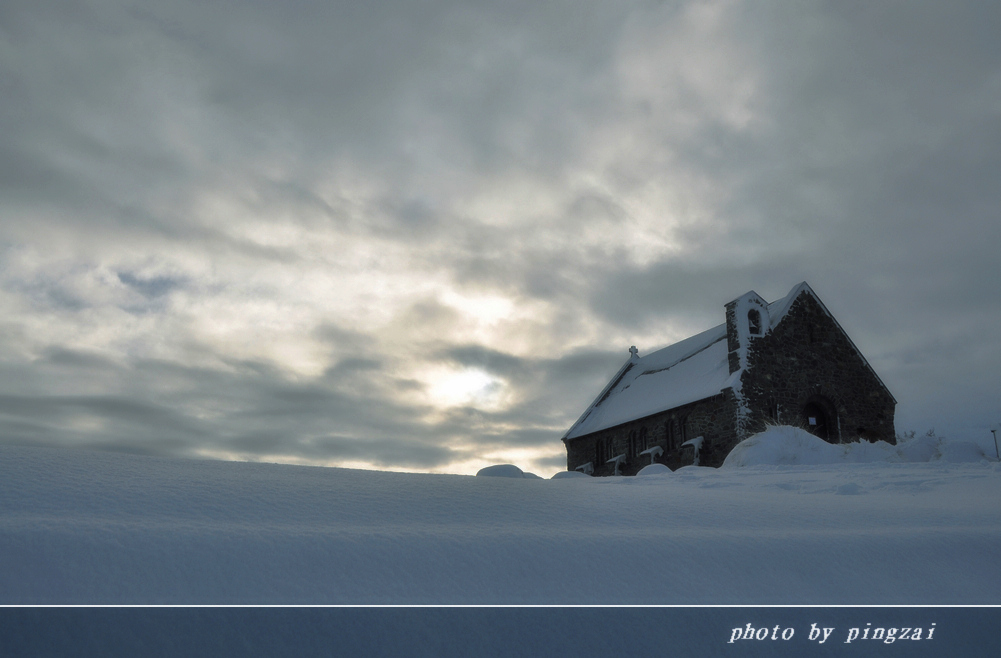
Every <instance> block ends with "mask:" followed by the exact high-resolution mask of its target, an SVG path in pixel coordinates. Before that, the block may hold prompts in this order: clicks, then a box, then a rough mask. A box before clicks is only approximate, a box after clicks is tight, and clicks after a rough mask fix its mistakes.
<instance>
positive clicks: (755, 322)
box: [747, 308, 761, 336]
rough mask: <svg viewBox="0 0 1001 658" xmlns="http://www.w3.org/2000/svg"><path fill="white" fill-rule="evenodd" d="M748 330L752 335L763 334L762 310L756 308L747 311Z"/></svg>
mask: <svg viewBox="0 0 1001 658" xmlns="http://www.w3.org/2000/svg"><path fill="white" fill-rule="evenodd" d="M747 330H748V331H750V332H751V335H752V336H760V335H761V311H759V310H758V309H756V308H752V309H751V310H750V311H748V312H747Z"/></svg>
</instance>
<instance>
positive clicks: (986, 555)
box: [0, 439, 1001, 605]
mask: <svg viewBox="0 0 1001 658" xmlns="http://www.w3.org/2000/svg"><path fill="white" fill-rule="evenodd" d="M789 440H790V441H792V440H793V439H789ZM795 440H799V439H795ZM767 443H768V442H759V445H766V444H767ZM752 448H753V446H750V445H749V446H745V447H744V448H743V451H744V452H745V453H746V454H747V455H750V456H753V454H754V450H752ZM835 448H837V447H835ZM903 448H906V446H901V449H903ZM763 449H764V448H760V449H759V450H763ZM838 449H840V448H838ZM804 452H805V454H807V455H809V454H810V453H809V451H808V450H804ZM905 452H906V450H905ZM947 454H949V453H948V451H946V453H943V458H941V459H938V460H937V461H935V462H929V463H918V464H915V463H903V462H901V463H892V462H887V461H882V462H870V463H823V464H819V465H813V466H797V465H792V466H775V465H762V466H747V467H743V468H725V469H718V470H717V469H710V468H703V467H686V468H682V469H679V470H678V471H675V472H674V473H672V474H669V475H668V474H662V475H661V476H656V477H633V478H627V477H618V478H614V477H609V478H591V477H580V476H573V477H568V478H561V479H554V480H542V479H532V478H524V477H522V478H509V477H469V476H456V475H430V474H406V473H385V472H373V471H357V470H348V469H339V468H319V467H304V466H287V465H275V464H252V463H236V462H213V461H186V460H178V459H160V458H153V457H143V456H135V455H123V454H112V453H96V452H87V451H83V450H73V449H53V448H33V447H13V446H0V558H2V560H3V565H4V568H3V569H0V604H351V605H357V604H813V605H816V604H843V603H852V604H863V603H865V604H999V603H1001V590H999V588H998V585H997V583H999V582H1001V560H999V559H998V556H997V547H998V546H999V545H1001V505H999V503H998V501H999V500H1001V468H999V466H998V464H996V463H989V462H979V463H966V464H963V463H951V462H949V461H948V460H947V459H946V455H947ZM750 458H751V457H748V459H750ZM758 459H759V460H760V457H759V458H758Z"/></svg>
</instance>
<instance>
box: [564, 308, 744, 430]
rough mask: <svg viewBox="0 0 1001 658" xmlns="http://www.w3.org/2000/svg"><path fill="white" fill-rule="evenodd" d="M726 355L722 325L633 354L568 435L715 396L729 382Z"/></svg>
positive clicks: (601, 428) (603, 427)
mask: <svg viewBox="0 0 1001 658" xmlns="http://www.w3.org/2000/svg"><path fill="white" fill-rule="evenodd" d="M726 354H727V346H726V325H725V324H721V325H719V326H718V327H713V328H712V329H709V330H708V331H703V332H702V333H701V334H697V335H695V336H692V337H691V338H686V339H685V340H683V341H681V342H678V343H675V344H673V345H669V346H668V347H665V348H663V349H660V350H657V351H656V352H653V353H651V354H648V355H646V356H645V357H637V356H631V357H630V358H629V360H628V361H626V363H625V365H623V367H622V368H621V369H620V370H619V373H618V374H617V375H616V376H615V377H613V378H612V381H611V382H610V384H609V386H606V387H605V390H603V391H602V392H601V394H600V395H598V397H597V399H595V401H594V402H593V403H592V404H591V406H590V407H588V408H587V411H585V412H584V414H583V415H582V416H581V417H580V419H579V420H578V421H577V422H576V423H574V425H573V427H571V428H570V429H569V431H567V433H566V436H564V438H566V439H572V438H575V437H578V436H583V435H585V434H590V433H591V432H596V431H598V430H603V429H606V428H608V427H614V426H616V425H620V424H622V423H625V422H627V421H630V420H635V419H636V418H643V417H644V416H649V415H651V414H655V413H657V412H659V411H664V410H666V409H673V408H674V407H678V406H681V405H683V404H687V403H689V402H695V401H697V400H702V399H704V398H707V397H711V396H713V395H716V394H717V393H719V392H720V391H721V390H723V389H724V388H727V387H728V386H729V385H730V379H731V377H730V369H729V367H728V365H727V359H726Z"/></svg>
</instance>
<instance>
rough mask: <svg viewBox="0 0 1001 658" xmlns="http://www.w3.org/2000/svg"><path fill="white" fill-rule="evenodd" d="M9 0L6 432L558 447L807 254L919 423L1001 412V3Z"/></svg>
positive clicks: (46, 437)
mask: <svg viewBox="0 0 1001 658" xmlns="http://www.w3.org/2000/svg"><path fill="white" fill-rule="evenodd" d="M8 4H9V6H8V7H6V8H5V12H4V15H3V17H2V18H0V53H2V54H3V55H2V57H0V89H2V90H3V91H4V92H5V93H4V98H5V100H6V102H4V103H3V104H0V191H2V192H3V193H2V194H0V216H2V217H3V218H4V221H3V222H2V223H0V366H2V369H0V395H2V396H4V397H3V399H4V400H6V401H7V404H6V406H4V411H3V412H2V414H0V429H2V432H3V434H2V437H3V440H7V441H13V440H18V441H38V442H53V443H72V444H81V445H89V446H105V447H111V448H114V449H128V450H133V451H149V452H152V453H156V454H184V455H196V454H200V455H210V456H217V457H225V458H242V459H274V460H285V461H301V462H310V463H345V464H350V465H360V466H365V465H367V466H370V467H379V468H419V469H427V470H440V471H447V470H449V469H455V470H461V471H462V472H475V470H477V468H478V467H479V466H483V465H486V463H490V462H492V461H514V460H516V459H521V460H523V461H524V462H525V463H524V464H523V465H524V466H526V467H528V468H530V469H537V470H540V469H544V468H552V467H554V466H553V465H557V466H558V465H559V464H560V459H561V457H560V455H561V451H562V446H561V444H560V443H559V441H558V439H559V436H560V435H561V433H562V431H564V430H565V429H566V427H567V426H568V425H569V424H570V423H572V422H573V420H574V419H575V418H576V416H577V415H578V414H579V413H580V412H581V411H582V410H583V408H584V407H585V406H586V405H587V404H588V403H589V402H590V400H591V398H592V397H593V396H594V395H595V394H596V393H597V391H598V390H600V388H601V387H602V386H603V384H604V383H605V379H606V378H607V377H608V376H610V375H611V374H612V373H613V372H614V371H615V369H616V368H618V366H619V365H620V364H621V362H622V361H623V360H624V359H625V358H626V351H625V350H626V348H627V347H628V346H629V345H631V344H636V345H638V346H639V347H640V349H641V351H642V352H644V353H645V352H647V351H649V350H651V349H654V348H656V347H659V346H661V345H664V344H667V343H669V342H673V341H674V340H677V339H680V338H684V337H686V336H688V335H691V334H692V333H695V332H697V331H701V330H703V329H705V328H708V327H710V326H713V325H715V324H718V323H719V322H721V321H722V305H723V304H724V303H725V302H727V301H729V300H730V299H733V298H735V297H737V296H738V295H740V294H742V293H743V292H745V291H746V290H749V289H754V290H756V291H757V292H759V293H760V294H762V295H764V296H765V297H766V298H768V299H774V298H777V297H779V296H781V295H784V294H785V293H786V292H787V291H788V289H789V288H790V287H791V286H792V285H794V284H795V283H797V282H799V281H801V280H804V279H805V280H808V281H809V282H810V283H811V285H812V286H813V287H814V288H815V289H816V290H817V291H818V293H819V294H820V295H821V296H822V297H823V299H824V300H825V302H826V303H827V305H828V306H829V307H830V308H831V309H832V311H833V312H834V313H835V315H836V316H837V317H838V318H839V320H840V321H841V323H842V324H843V325H844V326H845V327H846V329H848V331H849V334H851V335H852V337H853V339H854V340H855V342H856V343H857V344H859V345H860V347H861V348H862V350H863V352H865V353H866V354H867V355H868V356H869V357H870V360H871V361H872V362H873V363H874V365H875V366H876V369H877V371H879V372H880V373H881V375H882V376H883V378H884V380H886V381H887V383H888V385H889V387H890V389H891V390H893V391H894V393H895V394H896V395H897V397H898V399H899V400H900V405H899V408H898V427H901V428H904V429H906V428H908V427H911V426H912V425H915V424H926V423H931V422H932V421H934V424H935V425H936V427H938V428H939V430H940V433H945V432H947V431H949V430H948V429H947V428H949V427H955V428H957V430H956V431H957V432H960V431H962V432H967V433H973V432H976V431H979V430H978V429H977V428H979V427H980V426H981V425H985V424H986V423H989V422H996V419H993V420H987V418H988V416H989V413H992V412H990V411H989V409H990V404H989V402H988V401H985V400H989V399H990V398H989V393H990V392H991V391H994V392H996V391H997V383H996V382H995V381H994V380H993V379H992V378H991V376H990V373H991V372H993V371H994V370H996V369H997V367H998V366H1001V363H999V362H998V359H999V358H1001V355H999V354H998V351H997V349H996V340H995V339H994V338H993V333H992V332H990V331H989V330H988V329H987V328H989V327H993V326H997V324H998V323H999V321H1001V317H999V315H1001V310H999V307H998V305H997V304H996V303H994V300H996V299H997V298H998V295H999V293H1001V289H999V287H998V283H997V281H998V277H997V276H995V274H994V273H995V270H996V264H995V261H996V258H995V256H996V255H995V254H994V245H995V244H997V243H998V242H1001V224H999V223H998V222H997V221H996V217H997V216H998V211H999V210H1001V194H999V192H998V191H997V190H996V189H995V188H996V187H997V186H996V184H995V183H996V181H995V180H994V178H995V177H996V176H994V172H996V171H997V169H998V164H999V163H998V153H999V152H1001V149H999V148H998V146H999V143H1001V132H999V129H998V126H999V125H1001V122H999V121H998V119H999V113H1001V49H999V47H998V45H997V40H996V39H995V38H994V34H993V32H992V30H991V29H990V26H992V25H996V24H997V23H998V19H1001V16H998V12H999V10H998V8H997V7H996V6H995V4H993V3H977V2H969V3H963V4H962V5H961V6H950V7H949V8H948V9H947V10H946V9H943V8H940V7H935V6H933V5H920V6H908V7H906V8H901V7H896V6H893V5H887V4H874V5H864V6H862V5H859V6H854V5H838V6H831V5H826V4H823V3H812V2H808V3H804V4H800V5H797V6H796V7H789V6H788V5H786V4H782V3H772V2H765V3H749V2H741V1H737V0H718V1H709V0H706V1H699V2H681V1H679V2H670V3H654V4H651V3H647V2H639V1H637V2H626V3H621V2H618V3H611V2H605V1H593V2H586V3H577V4H576V5H575V6H574V8H573V11H568V10H567V8H566V7H564V6H562V5H561V4H559V3H536V2H532V3H529V2H524V3H515V4H499V3H490V2H476V3H455V2H447V1H444V0H442V1H436V2H428V3H420V4H413V3H398V2H384V3H366V4H364V5H359V4H357V3H320V4H317V3H312V2H295V1H293V2H287V3H283V4H282V6H281V8H278V7H277V6H274V7H272V6H269V5H262V4H255V3H249V2H247V3H242V2H241V3H215V2H200V3H191V2H185V1H182V0H168V1H167V2H161V3H157V4H155V5H151V4H149V3H135V2H131V1H129V0H100V1H97V2H93V3H89V4H87V5H81V6H78V7H58V8H57V7H41V6H39V5H38V4H37V3H19V2H17V3H13V4H10V3H8ZM449 378H452V379H449ZM456 378H457V379H456ZM463 378H464V379H463ZM442 382H451V383H449V384H448V385H447V386H445V385H443V384H442ZM463 382H465V383H463ZM484 382H486V383H484ZM481 384H482V386H481ZM461 386H467V388H468V390H465V389H463V390H459V389H460V388H461ZM456 387H459V388H456ZM477 387H480V388H477ZM985 391H986V392H987V393H986V394H985V393H984V392H985ZM984 395H986V396H987V397H984ZM985 426H986V425H985ZM958 428H962V429H961V430H960V429H958Z"/></svg>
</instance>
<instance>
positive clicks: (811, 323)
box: [742, 294, 896, 443]
mask: <svg viewBox="0 0 1001 658" xmlns="http://www.w3.org/2000/svg"><path fill="white" fill-rule="evenodd" d="M747 359H748V370H747V371H746V372H745V373H744V375H743V378H742V381H743V389H742V392H743V395H744V398H745V400H746V401H747V406H748V408H749V409H750V412H751V413H750V417H749V418H748V424H747V427H748V430H749V433H753V432H755V431H760V430H761V429H763V428H764V427H765V425H766V424H767V423H772V424H777V423H780V424H783V425H805V422H806V419H805V417H804V416H803V409H804V407H805V406H806V405H807V404H808V403H810V402H811V401H813V402H815V403H817V404H819V405H821V406H823V407H825V408H827V409H829V410H830V413H831V414H832V415H834V418H831V419H830V423H831V425H832V427H831V435H830V437H829V439H828V440H830V441H832V442H835V443H838V442H848V441H857V440H858V439H859V438H865V439H868V440H877V439H881V440H883V441H888V442H890V443H894V442H895V440H896V439H895V434H894V427H893V413H894V407H895V405H896V403H895V402H894V400H893V397H892V396H891V395H890V393H889V391H887V390H886V388H885V387H884V386H883V385H882V383H881V382H880V381H879V379H878V378H877V377H876V375H875V374H874V373H873V371H872V370H871V369H870V368H869V367H868V366H867V365H866V364H865V362H864V361H863V359H862V357H861V356H860V355H859V353H858V352H857V351H856V349H855V348H854V347H853V346H852V344H851V341H850V340H849V339H848V337H847V336H846V335H845V333H844V332H843V331H842V330H841V328H840V327H838V325H837V323H836V322H834V320H832V319H831V317H830V316H829V315H827V313H825V312H824V310H823V308H822V307H821V306H820V304H818V303H817V301H816V300H815V299H814V298H813V296H812V295H808V294H803V295H800V296H799V297H798V298H797V299H796V300H795V301H794V302H793V304H792V306H791V307H790V308H789V311H788V313H787V314H786V316H785V318H783V319H782V321H781V322H780V323H779V324H778V326H776V327H775V328H774V329H772V330H771V331H770V332H768V333H766V334H765V335H763V336H760V337H752V338H751V339H750V341H749V345H748V355H747Z"/></svg>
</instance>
